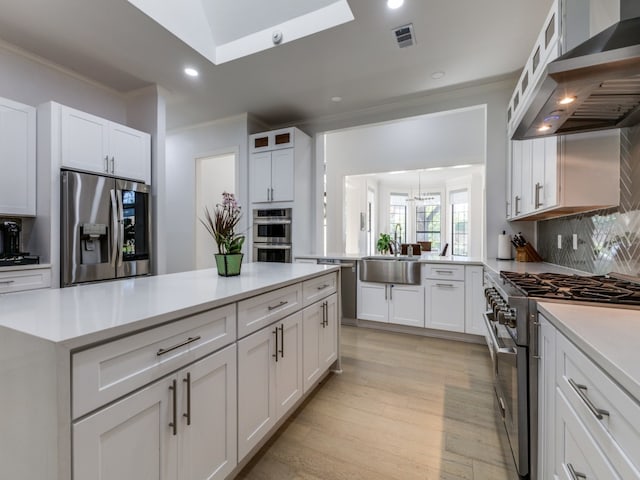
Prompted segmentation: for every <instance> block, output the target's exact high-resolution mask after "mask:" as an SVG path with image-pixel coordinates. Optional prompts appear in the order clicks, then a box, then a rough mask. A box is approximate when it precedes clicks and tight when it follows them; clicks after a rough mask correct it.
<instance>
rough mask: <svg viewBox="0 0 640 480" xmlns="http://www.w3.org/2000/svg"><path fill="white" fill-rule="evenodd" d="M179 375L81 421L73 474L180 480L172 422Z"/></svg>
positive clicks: (88, 478) (104, 479)
mask: <svg viewBox="0 0 640 480" xmlns="http://www.w3.org/2000/svg"><path fill="white" fill-rule="evenodd" d="M175 379H176V377H175V376H174V377H170V378H168V379H163V380H159V381H158V382H156V383H153V384H151V386H149V387H147V388H145V389H143V390H140V391H139V392H137V393H134V394H133V395H130V396H128V397H126V398H124V399H122V400H120V401H118V402H116V403H114V404H113V405H111V406H109V407H107V408H104V409H102V410H100V411H99V412H98V413H95V414H93V415H91V416H89V417H87V418H85V419H84V420H81V421H79V422H77V423H75V424H74V425H73V426H72V431H73V478H77V479H83V480H122V479H123V478H136V479H161V480H176V479H177V478H178V472H177V456H178V455H177V439H178V436H177V435H174V434H173V429H172V427H170V426H169V423H171V422H173V421H174V420H175V419H174V418H173V408H174V405H173V401H174V400H173V399H174V398H175V397H174V394H173V391H172V390H170V387H173V384H174V383H173V382H174V381H175ZM176 383H177V382H176ZM177 388H180V387H179V386H178V387H177Z"/></svg>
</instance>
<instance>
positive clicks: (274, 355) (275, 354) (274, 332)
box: [271, 327, 278, 362]
mask: <svg viewBox="0 0 640 480" xmlns="http://www.w3.org/2000/svg"><path fill="white" fill-rule="evenodd" d="M271 333H273V334H274V335H275V336H276V353H274V354H273V355H271V356H272V357H276V362H277V361H278V327H276V329H275V330H274V331H273V332H271Z"/></svg>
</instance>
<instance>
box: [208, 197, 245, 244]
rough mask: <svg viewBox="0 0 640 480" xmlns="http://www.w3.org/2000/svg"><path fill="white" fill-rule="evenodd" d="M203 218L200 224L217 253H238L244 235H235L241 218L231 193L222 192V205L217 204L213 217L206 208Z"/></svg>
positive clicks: (239, 210)
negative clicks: (214, 243) (213, 241)
mask: <svg viewBox="0 0 640 480" xmlns="http://www.w3.org/2000/svg"><path fill="white" fill-rule="evenodd" d="M204 213H205V218H204V220H203V219H202V218H200V219H199V220H200V223H202V225H204V228H206V229H207V232H209V235H211V236H212V237H213V239H214V240H215V242H216V244H217V245H218V253H221V254H227V253H240V252H241V251H242V245H243V244H244V240H245V237H244V235H238V234H236V231H235V230H236V227H237V226H238V222H239V221H240V218H241V217H242V210H241V208H240V206H239V205H238V202H237V201H236V197H235V196H234V194H233V193H228V192H223V193H222V203H218V204H217V205H216V208H215V209H214V211H213V215H212V214H211V212H210V211H209V209H208V208H207V207H205V209H204Z"/></svg>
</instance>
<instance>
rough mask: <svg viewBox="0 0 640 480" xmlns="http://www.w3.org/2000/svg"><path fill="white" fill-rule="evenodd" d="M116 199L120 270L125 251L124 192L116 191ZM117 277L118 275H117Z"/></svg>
mask: <svg viewBox="0 0 640 480" xmlns="http://www.w3.org/2000/svg"><path fill="white" fill-rule="evenodd" d="M116 199H117V200H118V225H117V227H118V228H117V231H118V268H120V267H121V266H122V257H123V256H124V255H123V253H122V250H123V249H124V206H123V205H122V190H120V189H116ZM116 276H117V275H116Z"/></svg>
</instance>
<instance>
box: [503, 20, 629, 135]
mask: <svg viewBox="0 0 640 480" xmlns="http://www.w3.org/2000/svg"><path fill="white" fill-rule="evenodd" d="M531 98H532V100H531V102H530V103H529V107H528V108H527V110H526V111H525V112H524V114H523V115H522V117H521V120H520V123H519V124H518V126H517V127H516V128H515V130H514V132H513V135H512V139H513V140H524V139H529V138H539V137H546V136H551V135H564V134H569V133H578V132H587V131H594V130H605V129H608V128H622V127H630V126H633V125H636V124H638V123H640V17H636V18H629V19H626V20H622V21H620V22H618V23H616V24H614V25H612V26H611V27H609V28H607V29H606V30H603V31H602V32H600V33H599V34H597V35H595V36H593V37H591V38H590V39H589V40H587V41H585V42H584V43H582V44H580V45H578V46H577V47H576V48H574V49H573V50H570V51H569V52H567V53H565V54H564V55H562V56H560V57H558V58H557V59H556V60H554V61H553V62H551V63H549V64H548V65H547V67H546V71H545V72H544V74H543V76H542V79H541V81H540V82H538V84H537V85H536V88H535V90H534V92H533V95H532V97H531ZM563 100H564V101H563Z"/></svg>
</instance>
